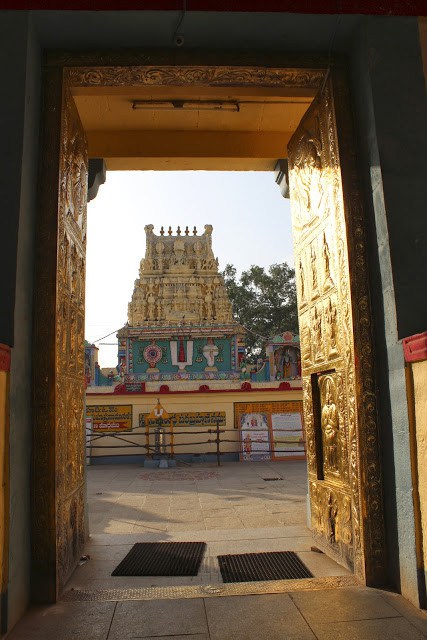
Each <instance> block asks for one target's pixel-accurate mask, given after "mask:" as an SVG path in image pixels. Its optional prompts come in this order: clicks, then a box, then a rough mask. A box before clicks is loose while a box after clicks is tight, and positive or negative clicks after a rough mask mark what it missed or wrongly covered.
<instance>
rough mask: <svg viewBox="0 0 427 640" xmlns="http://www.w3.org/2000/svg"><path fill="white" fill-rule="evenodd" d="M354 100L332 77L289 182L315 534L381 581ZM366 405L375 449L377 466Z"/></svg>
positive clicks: (304, 126) (295, 148)
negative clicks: (361, 362)
mask: <svg viewBox="0 0 427 640" xmlns="http://www.w3.org/2000/svg"><path fill="white" fill-rule="evenodd" d="M338 92H340V98H339V99H338V100H337V98H336V95H337V93H338ZM347 99H348V97H347V96H346V95H345V91H344V89H343V82H342V80H339V81H338V80H337V79H336V77H332V78H331V77H329V79H328V81H327V82H326V83H325V86H324V87H323V89H322V90H321V92H319V95H318V96H317V97H316V99H315V100H314V102H313V104H312V105H311V107H310V108H309V109H308V111H307V113H306V114H305V116H304V118H303V119H302V121H301V123H300V125H299V127H298V129H297V131H296V132H295V134H294V136H293V137H292V139H291V141H290V142H289V146H288V150H289V181H290V191H291V210H292V225H293V234H294V248H295V266H296V280H297V291H298V310H299V322H300V334H301V352H302V356H301V359H302V368H303V389H304V415H305V422H306V434H307V455H308V473H309V490H310V500H311V519H312V528H313V533H314V536H315V539H316V540H317V542H318V544H319V545H320V546H323V547H324V548H325V549H326V550H327V551H328V553H330V554H331V555H333V556H335V557H336V558H337V559H338V560H339V561H340V562H342V563H343V564H345V565H346V566H348V567H349V568H350V569H354V571H355V573H356V574H357V575H358V576H360V577H361V578H362V579H363V580H365V579H366V580H367V581H368V582H369V581H370V580H372V581H374V582H377V583H378V582H381V577H380V576H381V575H384V570H385V566H384V564H385V563H384V537H383V536H384V529H383V520H382V510H381V506H379V508H378V507H375V511H376V515H377V516H378V520H377V521H376V523H375V525H373V522H372V520H371V518H372V516H374V514H373V513H372V514H369V516H368V517H366V516H367V513H366V504H367V503H368V502H372V500H371V499H370V496H371V495H376V498H378V488H377V486H378V483H379V485H381V480H380V478H381V469H380V465H379V452H378V433H377V422H376V408H375V391H374V384H373V376H372V370H373V363H372V357H373V356H372V337H371V335H370V322H371V320H370V315H369V298H368V282H367V273H366V269H362V270H360V269H359V262H355V248H356V246H357V250H356V253H357V252H358V253H359V259H360V260H362V259H363V260H364V262H366V260H365V257H364V256H365V252H366V245H365V244H364V228H363V220H362V207H361V204H360V200H361V195H360V193H359V192H358V187H357V175H356V172H355V168H354V167H355V161H354V160H355V159H354V144H353V148H352V149H351V146H350V144H349V141H350V140H351V129H350V122H349V119H348V118H347V119H346V117H345V116H344V115H342V113H341V115H340V117H341V120H340V127H339V128H338V126H337V111H338V110H339V109H341V111H342V112H344V111H345V109H346V106H345V105H346V100H347ZM347 104H348V103H347ZM336 105H339V106H336ZM347 108H348V107H347ZM344 141H346V143H347V147H346V151H347V153H343V152H342V150H343V148H344V147H343V145H344ZM355 207H356V209H357V211H358V212H359V215H358V219H357V222H356V218H355V216H354V215H353V211H354V208H355ZM362 308H363V309H365V311H364V312H363V316H364V317H363V318H361V316H360V310H361V309H362ZM362 331H363V333H362ZM362 351H364V352H365V354H366V353H369V355H368V356H367V357H368V360H369V362H367V363H366V366H367V369H368V371H369V374H370V376H369V377H368V381H366V380H365V381H363V382H362V376H361V375H360V369H358V366H357V364H358V361H357V359H356V354H359V353H361V352H362ZM367 401H369V404H370V409H369V411H370V416H369V419H370V421H371V439H370V443H369V445H370V447H371V449H373V450H375V454H374V455H373V456H372V460H371V461H370V462H368V460H367V454H368V450H367V448H366V437H365V433H366V425H367V422H366V418H367V416H366V407H365V406H364V405H365V404H366V402H367ZM368 466H369V472H368ZM378 504H379V505H381V499H379V501H378ZM375 526H378V528H379V530H380V533H379V535H378V536H377V540H376V541H375V540H374V539H373V537H372V532H373V529H374V528H375ZM381 538H382V542H381V543H380V544H378V543H379V541H380V539H381ZM380 558H381V559H380ZM378 561H379V563H378ZM372 563H374V564H375V563H377V566H376V569H375V571H372ZM374 573H375V577H373V576H374Z"/></svg>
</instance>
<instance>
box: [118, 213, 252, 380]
mask: <svg viewBox="0 0 427 640" xmlns="http://www.w3.org/2000/svg"><path fill="white" fill-rule="evenodd" d="M212 231H213V228H212V226H211V225H208V224H207V225H205V231H204V233H203V234H202V235H198V234H197V229H196V227H194V229H193V231H192V233H191V234H190V231H189V229H188V227H186V228H185V231H184V233H182V232H181V229H180V227H178V229H177V232H176V235H173V234H172V229H171V227H169V230H168V231H167V232H166V233H165V231H164V229H163V227H162V228H161V230H160V235H155V233H154V227H153V225H152V224H149V225H147V226H146V227H145V234H146V249H145V257H144V258H143V259H142V260H141V262H140V269H139V278H138V279H137V280H135V286H134V291H133V294H132V299H131V301H130V302H129V305H128V323H127V325H126V326H125V327H123V328H122V329H121V330H120V331H119V332H118V334H117V337H118V339H119V362H120V371H121V376H122V379H123V380H125V381H126V382H128V383H130V384H132V383H139V382H142V381H150V380H153V381H154V380H182V379H184V380H203V379H209V380H212V379H219V380H229V379H236V378H239V376H240V368H239V353H240V357H241V355H242V353H243V352H244V347H243V344H242V340H241V339H242V337H243V335H244V333H245V331H244V329H243V328H242V327H241V326H240V325H239V324H238V323H237V322H236V321H235V320H234V319H233V314H232V307H231V302H230V300H229V299H228V295H227V291H226V288H225V284H224V279H223V277H222V275H221V274H220V273H219V271H218V260H217V259H216V258H215V256H214V254H213V251H212Z"/></svg>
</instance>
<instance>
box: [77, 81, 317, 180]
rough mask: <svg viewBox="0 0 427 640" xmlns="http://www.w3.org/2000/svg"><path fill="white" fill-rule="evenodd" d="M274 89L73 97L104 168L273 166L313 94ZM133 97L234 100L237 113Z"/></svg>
mask: <svg viewBox="0 0 427 640" xmlns="http://www.w3.org/2000/svg"><path fill="white" fill-rule="evenodd" d="M278 93H279V92H278V90H277V89H275V90H271V89H269V90H266V89H259V88H258V89H253V88H249V89H239V90H238V91H236V92H234V91H231V90H230V88H206V89H203V90H202V91H201V90H200V88H195V87H193V88H185V89H183V88H177V87H175V88H173V87H156V89H155V91H153V90H152V88H137V89H135V88H134V89H132V88H128V87H125V88H118V89H116V90H113V89H111V88H109V89H108V91H107V90H106V89H98V90H93V89H89V90H83V89H79V90H77V91H76V92H75V95H74V99H75V102H76V105H77V109H78V111H79V114H80V118H81V120H82V123H83V126H84V129H85V131H86V134H87V137H88V144H89V155H90V157H102V158H104V159H105V160H106V163H107V168H108V169H178V168H181V169H184V168H185V169H256V170H272V169H274V166H275V164H276V161H277V159H278V158H283V157H286V145H287V142H288V140H289V138H290V137H291V135H292V133H293V132H294V131H295V129H296V127H297V125H298V123H299V121H300V120H301V118H302V116H303V114H304V113H305V111H306V110H307V108H308V106H309V104H310V102H311V100H312V96H307V95H303V96H301V95H300V96H296V97H295V96H290V95H286V91H283V92H282V94H283V95H278ZM136 100H143V101H153V102H163V101H168V100H174V101H177V100H179V101H191V102H193V103H194V102H199V101H231V102H237V103H238V105H239V111H238V112H232V111H221V110H215V111H210V110H205V109H195V110H191V111H190V110H186V109H182V108H181V109H171V110H163V109H159V108H158V107H157V108H156V107H153V108H148V109H134V108H133V104H134V102H135V101H136Z"/></svg>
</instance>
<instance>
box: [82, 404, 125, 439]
mask: <svg viewBox="0 0 427 640" xmlns="http://www.w3.org/2000/svg"><path fill="white" fill-rule="evenodd" d="M86 415H87V417H88V418H91V420H92V431H93V432H95V431H96V432H98V433H116V432H118V431H131V430H132V405H131V404H118V405H101V404H95V405H88V406H87V407H86Z"/></svg>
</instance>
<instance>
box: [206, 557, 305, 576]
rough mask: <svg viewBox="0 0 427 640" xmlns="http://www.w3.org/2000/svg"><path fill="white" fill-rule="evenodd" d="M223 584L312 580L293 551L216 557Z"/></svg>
mask: <svg viewBox="0 0 427 640" xmlns="http://www.w3.org/2000/svg"><path fill="white" fill-rule="evenodd" d="M218 562H219V568H220V571H221V575H222V579H223V581H224V582H256V581H260V580H289V579H301V578H312V577H313V574H312V573H311V572H310V571H309V570H308V569H307V567H306V566H305V564H304V563H303V562H302V561H301V560H300V559H299V557H298V556H297V554H296V553H295V552H294V551H272V552H269V553H242V554H239V555H227V556H218Z"/></svg>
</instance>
